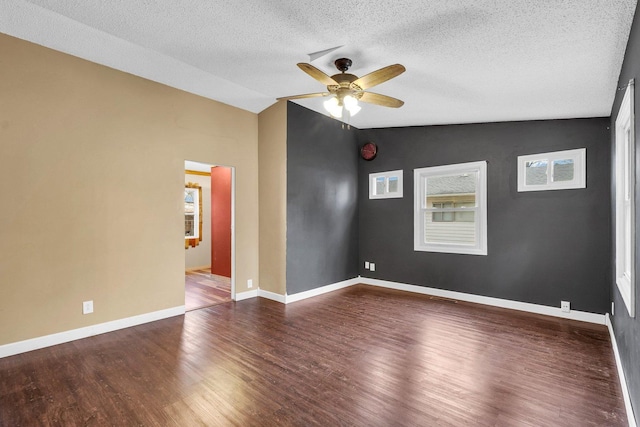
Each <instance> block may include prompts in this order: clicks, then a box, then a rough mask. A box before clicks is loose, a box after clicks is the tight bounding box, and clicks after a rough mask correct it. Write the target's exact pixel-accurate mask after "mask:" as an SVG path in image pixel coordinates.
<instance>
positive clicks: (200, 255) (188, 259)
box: [184, 174, 211, 270]
mask: <svg viewBox="0 0 640 427" xmlns="http://www.w3.org/2000/svg"><path fill="white" fill-rule="evenodd" d="M189 182H192V183H194V184H198V185H199V186H200V187H202V240H201V241H200V243H198V246H196V247H195V248H193V247H189V249H185V250H184V266H185V268H186V269H187V270H189V269H194V268H200V267H211V176H204V175H194V174H185V176H184V183H185V184H187V183H189Z"/></svg>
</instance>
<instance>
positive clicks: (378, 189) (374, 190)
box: [369, 170, 403, 199]
mask: <svg viewBox="0 0 640 427" xmlns="http://www.w3.org/2000/svg"><path fill="white" fill-rule="evenodd" d="M402 175H403V173H402V170H397V171H389V172H377V173H371V174H369V198H370V199H392V198H401V197H402V184H403V182H402Z"/></svg>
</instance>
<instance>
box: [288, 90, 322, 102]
mask: <svg viewBox="0 0 640 427" xmlns="http://www.w3.org/2000/svg"><path fill="white" fill-rule="evenodd" d="M329 95H331V94H330V93H329V92H317V93H305V94H302V95H292V96H283V97H282V98H276V100H277V101H280V100H281V99H302V98H316V97H319V96H329Z"/></svg>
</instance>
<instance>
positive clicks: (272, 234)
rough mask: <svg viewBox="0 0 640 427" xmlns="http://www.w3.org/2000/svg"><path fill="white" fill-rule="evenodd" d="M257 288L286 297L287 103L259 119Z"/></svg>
mask: <svg viewBox="0 0 640 427" xmlns="http://www.w3.org/2000/svg"><path fill="white" fill-rule="evenodd" d="M258 123H259V125H258V129H259V140H260V145H259V148H258V153H259V154H258V155H259V158H260V174H259V176H260V180H259V181H260V187H259V190H260V288H261V289H264V290H266V291H270V292H275V293H277V294H280V295H285V292H286V289H287V288H286V280H287V268H286V262H287V103H286V101H281V102H278V103H277V104H274V105H272V106H271V107H269V108H268V109H266V110H264V111H263V112H261V113H260V114H259V115H258Z"/></svg>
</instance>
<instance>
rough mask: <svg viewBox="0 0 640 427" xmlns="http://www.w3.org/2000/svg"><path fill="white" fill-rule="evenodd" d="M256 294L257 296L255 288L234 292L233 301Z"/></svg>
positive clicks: (253, 296)
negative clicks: (234, 297)
mask: <svg viewBox="0 0 640 427" xmlns="http://www.w3.org/2000/svg"><path fill="white" fill-rule="evenodd" d="M257 296H258V290H257V289H254V290H253V291H245V292H236V299H235V301H242V300H244V299H249V298H255V297H257Z"/></svg>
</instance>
